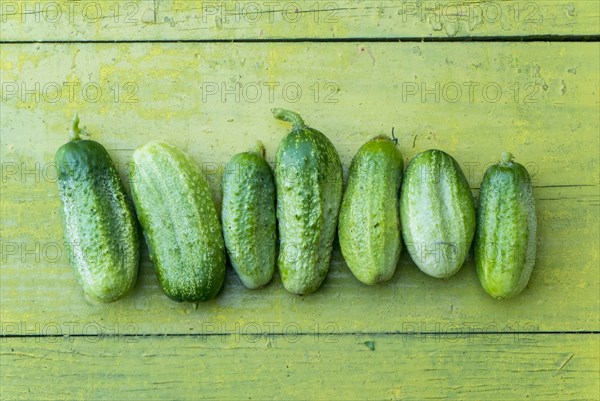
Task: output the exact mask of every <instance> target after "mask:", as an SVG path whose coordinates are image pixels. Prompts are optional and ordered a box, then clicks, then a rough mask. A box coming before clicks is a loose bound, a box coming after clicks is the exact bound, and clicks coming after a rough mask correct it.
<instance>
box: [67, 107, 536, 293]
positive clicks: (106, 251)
mask: <svg viewBox="0 0 600 401" xmlns="http://www.w3.org/2000/svg"><path fill="white" fill-rule="evenodd" d="M273 113H274V115H275V117H276V118H278V119H280V120H284V121H287V122H289V123H291V124H292V130H291V131H290V132H289V133H288V134H287V135H286V136H285V137H284V139H283V140H282V141H281V143H280V145H279V148H278V150H277V155H276V163H275V170H274V173H273V170H272V169H271V166H270V165H269V164H268V163H267V162H266V161H265V158H264V148H263V152H262V154H261V151H258V152H246V153H240V154H237V155H235V156H234V157H233V158H232V159H231V160H230V161H229V163H228V164H227V166H226V168H225V172H224V174H223V182H222V185H223V206H222V215H221V219H219V216H218V213H217V209H216V207H215V204H214V203H213V200H212V198H211V192H210V189H209V186H208V183H207V181H206V178H205V177H204V175H203V173H202V172H201V171H200V169H199V168H198V166H197V165H196V163H194V161H193V160H192V159H191V158H190V157H189V156H188V155H187V154H186V153H184V152H183V151H182V150H180V149H178V148H177V147H175V146H172V145H169V144H167V143H164V142H150V143H148V144H146V145H144V146H141V147H140V148H138V149H136V150H135V152H134V153H133V163H132V168H131V169H130V178H131V179H130V182H131V190H132V195H133V204H132V203H131V201H130V199H129V198H128V197H127V195H126V193H125V190H124V188H123V184H122V182H121V181H120V179H119V177H118V174H117V171H116V169H115V167H114V164H113V162H112V161H111V159H110V156H109V155H108V153H107V152H106V150H105V149H104V147H102V145H100V144H99V143H98V142H95V141H92V140H83V139H81V137H80V130H79V126H78V123H79V119H78V118H77V116H76V117H75V119H74V122H73V129H72V134H71V140H70V141H69V142H68V143H67V144H65V145H63V146H62V147H61V148H60V149H59V150H58V151H57V153H56V165H57V170H58V184H59V192H60V195H61V200H62V205H63V213H62V215H63V223H64V229H65V237H66V241H67V242H68V243H69V244H70V245H71V247H72V249H73V258H72V261H71V263H72V267H73V270H74V272H75V275H76V277H77V280H78V282H79V284H80V285H81V286H82V288H83V290H84V293H85V295H86V297H87V298H88V299H90V300H92V301H96V302H111V301H114V300H116V299H118V298H120V297H122V296H123V295H124V294H126V293H127V292H128V291H129V290H130V289H131V288H132V287H133V286H134V284H135V282H136V279H137V272H138V266H139V254H140V237H141V236H140V226H141V232H142V233H143V235H144V237H145V239H146V243H147V245H148V248H149V253H150V257H151V259H152V261H153V263H154V266H155V269H156V273H157V276H158V279H159V282H160V285H161V288H162V289H163V291H164V292H165V294H166V295H167V296H168V297H169V298H171V299H173V300H176V301H189V302H199V301H205V300H208V299H211V298H213V297H214V296H215V295H216V294H217V293H218V291H219V289H220V288H221V286H222V284H223V280H224V277H225V266H226V253H227V254H228V255H229V260H230V262H231V265H232V266H233V268H234V269H235V271H236V272H237V274H238V276H239V278H240V280H241V281H242V283H243V284H244V285H245V286H246V287H248V288H258V287H261V286H263V285H265V284H267V283H268V282H269V281H270V280H271V279H272V276H273V274H274V271H275V267H276V266H277V267H278V268H279V272H280V276H281V280H282V282H283V285H284V287H285V288H286V289H287V290H288V291H290V292H292V293H296V294H308V293H311V292H314V291H315V290H317V289H318V288H319V286H320V285H321V283H322V282H323V280H324V279H325V276H326V275H327V272H328V270H329V264H330V260H331V252H332V246H333V241H334V238H335V235H336V232H337V234H338V236H339V242H340V246H341V251H342V254H343V256H344V259H345V260H346V262H347V264H348V266H349V268H350V270H351V271H352V273H353V274H354V276H356V278H357V279H358V280H360V281H361V282H363V283H365V284H376V283H380V282H383V281H386V280H388V279H390V278H391V277H392V275H393V274H394V271H395V269H396V266H397V264H398V260H399V256H400V252H401V249H402V240H401V237H402V238H403V239H404V244H405V246H406V248H407V250H408V252H409V254H410V256H411V258H412V259H413V261H414V262H415V263H416V264H417V266H418V267H419V268H420V269H421V270H422V271H423V272H425V273H426V274H428V275H430V276H433V277H438V278H447V277H450V276H452V275H453V274H455V273H456V272H457V271H458V270H459V269H460V268H461V266H462V265H463V262H464V260H465V258H466V256H467V254H468V252H469V249H470V247H471V243H472V241H473V239H474V240H475V262H476V266H477V272H478V275H479V279H480V281H481V284H482V286H483V288H484V289H485V290H486V291H487V293H488V294H490V295H491V296H492V297H495V298H509V297H512V296H515V295H517V294H518V293H520V292H521V291H522V290H523V288H524V287H525V285H526V284H527V282H528V280H529V276H530V273H531V270H532V268H533V264H534V261H535V248H536V215H535V208H534V200H533V193H532V186H531V178H530V176H529V174H528V172H527V170H526V169H525V168H524V167H523V166H522V165H521V164H519V163H516V162H514V161H512V155H510V154H509V153H504V154H503V155H502V160H501V161H500V162H499V163H497V164H495V165H493V166H491V167H490V168H489V169H488V170H487V171H486V172H485V175H484V178H483V182H482V184H481V190H480V196H479V207H478V208H477V209H476V207H475V202H474V199H473V195H472V193H471V190H470V188H469V185H468V182H467V180H466V178H465V175H464V173H463V172H462V170H461V168H460V166H459V165H458V163H457V162H456V160H454V159H453V158H452V156H450V155H448V154H447V153H445V152H443V151H440V150H428V151H425V152H422V153H420V154H418V155H417V156H415V157H414V158H413V159H412V160H411V162H410V163H409V165H408V166H407V168H406V171H405V172H404V173H403V161H402V156H401V154H400V151H399V150H398V148H397V146H396V144H395V141H393V140H392V139H390V138H388V137H385V136H380V137H376V138H374V139H372V140H370V141H369V142H367V143H366V144H364V145H363V146H362V147H361V148H360V149H359V151H358V153H357V154H356V156H355V157H354V159H353V160H352V163H351V165H350V170H349V175H348V182H347V185H346V189H345V191H344V192H343V191H342V165H341V162H340V159H339V156H338V154H337V152H336V150H335V147H334V146H333V144H332V143H331V141H330V140H329V139H328V138H327V137H326V136H325V135H323V134H322V133H321V132H319V131H317V130H315V129H313V128H310V127H308V126H307V125H306V124H305V123H304V121H303V120H302V118H301V117H300V116H299V115H297V114H296V113H293V112H291V111H288V110H283V109H274V110H273ZM403 178H404V180H403ZM134 210H135V211H134ZM136 216H137V218H136ZM138 221H139V225H138ZM277 225H278V227H277ZM84 245H85V246H84Z"/></svg>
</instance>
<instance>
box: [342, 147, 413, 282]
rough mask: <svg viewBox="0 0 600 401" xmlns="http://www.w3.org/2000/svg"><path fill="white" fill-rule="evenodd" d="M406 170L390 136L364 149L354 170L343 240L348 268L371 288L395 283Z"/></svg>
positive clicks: (344, 212) (348, 188) (344, 215)
mask: <svg viewBox="0 0 600 401" xmlns="http://www.w3.org/2000/svg"><path fill="white" fill-rule="evenodd" d="M402 166H403V162H402V155H401V154H400V151H399V150H398V148H397V147H396V145H395V144H394V142H393V141H392V140H391V139H389V138H387V137H385V136H382V137H377V138H374V139H372V140H370V141H369V142H367V143H366V144H364V145H363V146H362V147H361V148H360V149H359V150H358V153H357V154H356V155H355V156H354V159H353V160H352V163H351V164H350V171H349V174H348V184H347V186H346V190H345V192H344V197H343V200H342V206H341V209H340V218H339V227H338V235H339V240H340V247H341V249H342V254H343V256H344V259H345V260H346V263H347V264H348V267H349V268H350V270H351V271H352V273H353V274H354V276H355V277H356V278H357V279H358V280H360V281H362V282H363V283H365V284H369V285H372V284H376V283H380V282H382V281H386V280H389V279H390V278H391V277H392V276H393V274H394V272H395V271H396V265H397V264H398V259H399V257H400V251H401V249H402V242H401V239H400V220H399V212H398V197H399V191H400V184H401V182H402Z"/></svg>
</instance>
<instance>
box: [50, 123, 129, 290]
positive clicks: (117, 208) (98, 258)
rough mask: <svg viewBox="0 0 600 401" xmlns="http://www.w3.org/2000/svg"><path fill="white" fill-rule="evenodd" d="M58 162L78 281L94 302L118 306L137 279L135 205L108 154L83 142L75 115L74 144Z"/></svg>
mask: <svg viewBox="0 0 600 401" xmlns="http://www.w3.org/2000/svg"><path fill="white" fill-rule="evenodd" d="M55 161H56V168H57V173H58V189H59V192H60V199H61V201H62V210H63V213H62V218H63V226H64V231H65V241H66V245H67V247H68V248H69V251H70V252H69V259H70V263H71V266H72V268H73V271H74V273H75V277H76V278H77V281H78V282H79V284H80V285H81V287H82V288H83V292H84V294H85V295H86V297H87V298H88V299H89V300H90V301H93V302H112V301H115V300H117V299H119V298H120V297H122V296H123V295H124V294H125V293H127V292H128V291H129V290H130V289H131V288H132V287H133V286H134V284H135V282H136V279H137V273H138V266H139V253H140V235H139V230H138V226H137V222H136V220H135V215H134V212H133V205H132V204H131V201H130V200H129V198H128V197H127V195H126V194H125V190H124V188H123V184H122V182H121V180H120V178H119V176H118V174H117V171H116V169H115V166H114V164H113V162H112V160H111V158H110V156H109V155H108V153H107V152H106V149H104V147H103V146H102V145H100V144H99V143H98V142H95V141H92V140H83V139H81V138H80V129H79V118H78V117H77V115H76V116H75V118H74V120H73V127H72V132H71V140H70V141H69V142H68V143H66V144H64V145H63V146H61V147H60V148H59V149H58V151H57V152H56V155H55Z"/></svg>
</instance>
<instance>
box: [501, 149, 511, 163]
mask: <svg viewBox="0 0 600 401" xmlns="http://www.w3.org/2000/svg"><path fill="white" fill-rule="evenodd" d="M512 159H513V155H512V153H510V152H502V157H501V158H500V163H501V164H506V165H508V164H511V162H512Z"/></svg>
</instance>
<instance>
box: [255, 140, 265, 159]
mask: <svg viewBox="0 0 600 401" xmlns="http://www.w3.org/2000/svg"><path fill="white" fill-rule="evenodd" d="M256 151H257V152H258V154H259V155H260V156H261V157H262V158H263V159H264V158H265V157H266V156H267V149H266V148H265V145H264V144H263V143H262V142H261V141H256Z"/></svg>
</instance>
